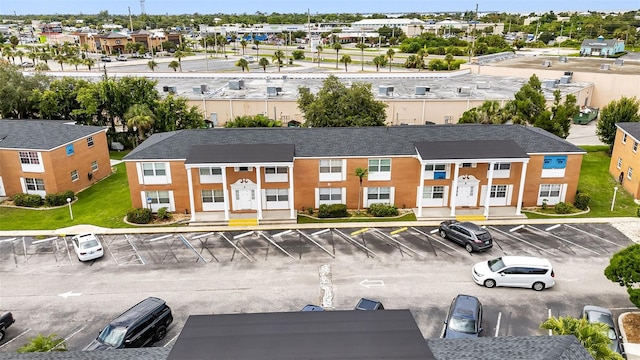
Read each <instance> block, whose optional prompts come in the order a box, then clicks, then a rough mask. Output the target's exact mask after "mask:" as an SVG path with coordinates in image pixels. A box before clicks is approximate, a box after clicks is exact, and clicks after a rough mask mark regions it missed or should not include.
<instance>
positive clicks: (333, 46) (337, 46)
mask: <svg viewBox="0 0 640 360" xmlns="http://www.w3.org/2000/svg"><path fill="white" fill-rule="evenodd" d="M331 47H332V48H333V50H335V51H336V69H337V68H338V53H339V52H340V49H342V45H340V43H339V42H337V41H336V42H334V43H333V45H331Z"/></svg>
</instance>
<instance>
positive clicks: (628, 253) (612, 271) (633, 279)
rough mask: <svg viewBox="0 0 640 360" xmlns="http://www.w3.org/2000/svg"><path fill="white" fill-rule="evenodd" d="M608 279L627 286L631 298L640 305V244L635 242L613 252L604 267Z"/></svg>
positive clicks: (635, 303)
mask: <svg viewBox="0 0 640 360" xmlns="http://www.w3.org/2000/svg"><path fill="white" fill-rule="evenodd" d="M604 276H606V277H607V279H609V280H611V281H613V282H617V283H619V284H620V286H626V288H627V293H628V294H629V300H630V301H631V302H632V303H633V304H634V305H635V306H637V307H640V288H639V287H638V285H640V244H634V245H631V246H629V247H627V248H626V249H622V250H620V251H618V252H617V253H615V254H613V257H611V260H609V266H607V268H606V269H604Z"/></svg>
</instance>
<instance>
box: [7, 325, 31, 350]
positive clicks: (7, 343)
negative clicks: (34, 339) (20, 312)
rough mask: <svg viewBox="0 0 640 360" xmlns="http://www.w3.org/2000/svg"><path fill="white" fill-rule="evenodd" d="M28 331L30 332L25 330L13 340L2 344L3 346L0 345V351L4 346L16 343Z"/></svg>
mask: <svg viewBox="0 0 640 360" xmlns="http://www.w3.org/2000/svg"><path fill="white" fill-rule="evenodd" d="M29 331H31V329H27V330H25V331H23V332H21V333H20V334H18V335H17V336H16V337H14V338H13V339H11V340H9V341H7V342H6V343H4V344H2V345H0V349H2V348H3V347H5V346H7V345H9V344H11V343H12V342H14V341H16V340H17V339H18V338H19V337H21V336H22V335H24V334H26V333H27V332H29Z"/></svg>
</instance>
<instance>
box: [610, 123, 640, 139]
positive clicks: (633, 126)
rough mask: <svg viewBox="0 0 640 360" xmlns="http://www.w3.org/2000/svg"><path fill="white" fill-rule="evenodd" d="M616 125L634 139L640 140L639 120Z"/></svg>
mask: <svg viewBox="0 0 640 360" xmlns="http://www.w3.org/2000/svg"><path fill="white" fill-rule="evenodd" d="M616 126H617V127H619V128H620V129H622V131H624V132H626V133H627V134H629V135H631V137H633V138H634V139H636V140H640V122H626V123H617V124H616Z"/></svg>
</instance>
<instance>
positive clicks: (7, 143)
mask: <svg viewBox="0 0 640 360" xmlns="http://www.w3.org/2000/svg"><path fill="white" fill-rule="evenodd" d="M106 131H107V129H106V128H104V127H100V126H81V125H71V124H67V123H64V122H62V121H56V120H0V197H9V196H12V195H14V194H17V193H28V194H38V195H40V196H42V197H44V196H45V195H46V194H51V193H58V192H63V191H67V190H73V191H74V192H78V191H80V190H82V189H84V188H86V187H88V186H90V185H91V184H93V183H95V182H96V181H98V180H100V179H102V178H104V177H106V176H108V175H109V174H110V173H111V165H110V162H109V148H108V146H107V135H106Z"/></svg>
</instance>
